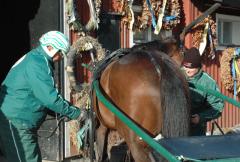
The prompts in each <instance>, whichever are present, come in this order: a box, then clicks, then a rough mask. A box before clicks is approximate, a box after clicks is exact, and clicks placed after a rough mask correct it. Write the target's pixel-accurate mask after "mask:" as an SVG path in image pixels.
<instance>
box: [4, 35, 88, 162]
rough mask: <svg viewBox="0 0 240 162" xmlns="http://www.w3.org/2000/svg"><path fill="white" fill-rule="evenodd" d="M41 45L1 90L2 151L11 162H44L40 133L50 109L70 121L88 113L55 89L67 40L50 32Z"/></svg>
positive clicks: (22, 61) (22, 60) (17, 66)
mask: <svg viewBox="0 0 240 162" xmlns="http://www.w3.org/2000/svg"><path fill="white" fill-rule="evenodd" d="M39 42H40V45H39V46H38V47H37V48H35V49H33V50H31V51H30V52H28V53H27V54H25V55H24V56H23V57H22V58H20V59H19V60H18V61H17V62H16V63H15V64H14V65H13V66H12V68H11V69H10V71H9V72H8V74H7V76H6V78H5V80H4V81H3V83H2V84H1V90H0V150H1V152H2V153H3V155H4V157H5V158H6V159H7V161H8V162H41V161H42V159H41V153H40V149H39V146H38V141H37V130H38V129H39V127H40V125H41V124H42V122H43V121H44V119H45V117H46V115H47V111H46V109H50V110H52V111H54V112H56V113H59V114H60V115H62V116H66V117H68V118H69V119H77V120H83V119H85V118H86V116H87V111H86V110H85V109H79V108H77V107H75V106H73V105H72V104H71V103H70V102H68V101H67V100H65V99H64V98H63V97H62V96H61V95H60V94H59V92H58V90H57V88H56V87H55V82H54V78H53V63H54V62H56V61H60V60H61V58H62V57H65V56H66V55H67V53H68V51H69V46H70V45H69V41H68V39H67V37H66V36H65V35H64V34H63V33H61V32H59V31H49V32H47V33H45V34H44V35H43V36H42V37H41V38H40V39H39Z"/></svg>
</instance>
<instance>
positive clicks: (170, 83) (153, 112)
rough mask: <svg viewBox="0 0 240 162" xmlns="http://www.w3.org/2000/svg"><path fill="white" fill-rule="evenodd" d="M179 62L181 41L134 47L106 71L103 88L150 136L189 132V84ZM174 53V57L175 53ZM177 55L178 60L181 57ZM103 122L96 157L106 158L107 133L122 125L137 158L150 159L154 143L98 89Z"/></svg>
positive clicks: (148, 161) (139, 161) (137, 160)
mask: <svg viewBox="0 0 240 162" xmlns="http://www.w3.org/2000/svg"><path fill="white" fill-rule="evenodd" d="M169 56H171V57H172V58H173V59H174V58H175V59H174V60H175V61H176V62H177V63H178V64H180V63H181V59H182V57H181V55H180V51H179V48H178V45H177V43H176V41H173V40H168V41H163V42H162V41H154V42H150V43H145V44H142V45H137V46H134V47H133V48H131V49H130V51H129V52H128V54H126V55H124V56H122V57H120V58H119V59H115V60H114V61H112V62H111V63H110V64H108V65H107V66H106V68H105V69H104V70H103V71H102V72H101V76H100V79H99V80H100V86H101V89H102V91H103V92H102V93H103V94H104V95H105V96H106V97H107V99H108V100H109V101H110V102H111V103H113V104H114V105H115V106H116V107H117V108H118V109H120V110H121V111H122V112H123V113H124V114H126V115H127V116H128V117H129V118H130V119H131V120H132V121H134V122H135V123H136V124H137V125H138V126H140V128H142V129H143V130H144V131H145V132H146V133H148V134H149V135H150V136H151V137H153V138H154V137H155V136H157V135H159V134H162V136H164V137H178V136H187V135H188V133H189V113H190V112H189V95H188V86H187V82H186V80H185V77H184V75H183V74H182V72H181V70H180V68H179V66H178V65H177V64H176V62H174V61H173V59H171V57H169ZM173 56H174V57H173ZM176 58H177V60H176ZM93 106H94V111H95V112H96V114H97V118H98V119H99V121H100V125H99V127H98V128H97V130H96V143H97V157H98V159H97V161H102V158H103V153H104V147H105V145H104V144H105V142H106V141H105V139H106V134H107V132H108V130H109V129H113V130H117V132H118V133H119V134H120V136H121V137H123V138H124V140H125V142H126V144H127V145H128V148H129V150H130V152H131V155H132V157H133V159H134V160H135V162H151V161H155V160H153V156H152V153H151V152H152V150H151V148H150V147H149V146H148V145H147V144H146V143H145V142H144V141H142V140H141V139H140V138H139V137H138V136H137V135H136V134H135V133H134V132H133V131H132V130H131V129H130V128H129V127H128V126H127V125H125V124H123V122H121V121H120V120H119V119H118V118H117V117H116V116H115V115H114V114H113V113H112V112H111V111H110V110H109V109H107V108H106V107H105V106H104V104H103V103H101V101H99V100H98V99H97V97H96V95H95V93H93Z"/></svg>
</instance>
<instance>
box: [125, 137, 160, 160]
mask: <svg viewBox="0 0 240 162" xmlns="http://www.w3.org/2000/svg"><path fill="white" fill-rule="evenodd" d="M126 142H127V145H128V147H129V149H130V151H131V154H132V156H133V159H134V160H135V162H156V160H155V159H154V157H153V155H152V153H151V151H150V148H148V147H146V146H144V145H145V144H143V141H142V140H140V139H139V137H137V136H136V135H135V134H134V133H131V136H129V138H128V140H126Z"/></svg>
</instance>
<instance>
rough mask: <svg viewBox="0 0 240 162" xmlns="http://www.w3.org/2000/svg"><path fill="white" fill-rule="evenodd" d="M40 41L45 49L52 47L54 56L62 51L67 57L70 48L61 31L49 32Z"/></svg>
mask: <svg viewBox="0 0 240 162" xmlns="http://www.w3.org/2000/svg"><path fill="white" fill-rule="evenodd" d="M39 41H40V43H41V46H42V47H43V48H46V47H47V46H52V47H53V49H54V54H55V53H56V52H58V51H59V50H60V51H61V52H62V53H63V54H64V55H65V56H66V55H67V53H68V51H69V48H70V44H69V41H68V38H67V37H66V36H65V35H64V34H63V33H61V32H59V31H49V32H47V33H46V34H43V35H42V36H41V38H40V39H39ZM54 54H53V55H54ZM51 57H52V56H51Z"/></svg>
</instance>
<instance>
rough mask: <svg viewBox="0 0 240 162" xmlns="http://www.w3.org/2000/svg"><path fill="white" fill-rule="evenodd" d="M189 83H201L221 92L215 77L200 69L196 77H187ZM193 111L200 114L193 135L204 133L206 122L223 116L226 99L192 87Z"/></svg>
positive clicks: (207, 87)
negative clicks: (198, 122)
mask: <svg viewBox="0 0 240 162" xmlns="http://www.w3.org/2000/svg"><path fill="white" fill-rule="evenodd" d="M187 81H188V83H191V84H193V85H201V86H203V87H205V88H206V89H211V90H215V91H218V92H219V88H218V86H217V83H216V81H215V80H214V79H212V78H211V77H210V76H209V75H208V74H207V73H205V72H203V71H202V70H200V71H199V72H198V73H197V74H196V75H195V76H194V77H192V78H187ZM190 97H191V113H192V114H198V115H199V116H200V124H199V125H195V126H192V127H193V129H195V130H193V132H195V133H193V135H204V134H205V132H206V123H207V122H208V121H210V120H213V119H216V118H218V117H220V116H221V112H222V110H223V108H224V101H223V100H222V99H220V98H218V97H215V96H213V95H210V94H208V93H207V92H203V91H201V90H198V89H193V88H190Z"/></svg>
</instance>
